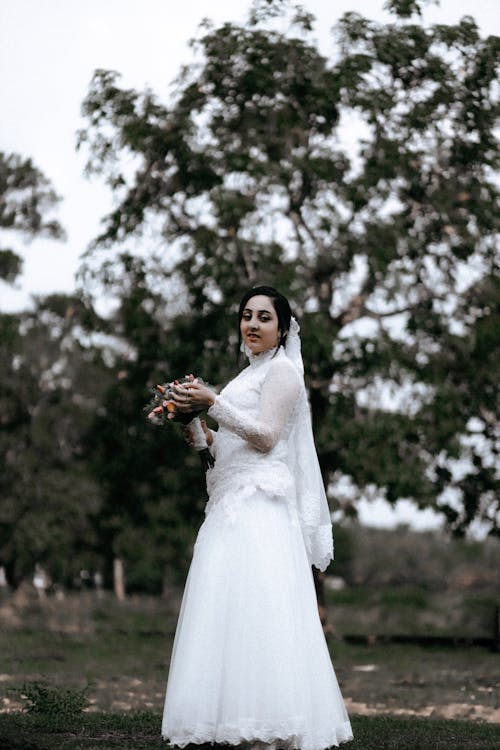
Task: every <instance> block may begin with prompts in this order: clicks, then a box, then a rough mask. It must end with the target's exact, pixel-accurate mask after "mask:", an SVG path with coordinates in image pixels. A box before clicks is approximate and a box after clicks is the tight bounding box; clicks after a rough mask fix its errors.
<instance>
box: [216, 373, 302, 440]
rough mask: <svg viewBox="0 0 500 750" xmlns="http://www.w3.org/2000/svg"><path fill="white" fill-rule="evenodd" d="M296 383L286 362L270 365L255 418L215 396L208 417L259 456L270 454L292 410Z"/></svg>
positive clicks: (295, 396) (298, 383)
mask: <svg viewBox="0 0 500 750" xmlns="http://www.w3.org/2000/svg"><path fill="white" fill-rule="evenodd" d="M299 389H300V380H299V375H298V373H297V371H296V370H295V367H294V366H293V365H292V364H291V363H290V362H288V360H286V359H279V360H277V361H275V362H272V363H271V365H270V367H269V370H268V372H267V374H266V376H265V378H264V382H263V384H262V391H261V395H260V401H259V411H258V414H255V415H253V414H249V413H248V412H247V411H245V410H243V409H239V408H237V407H235V406H233V405H232V404H231V403H229V401H228V400H227V399H225V398H224V396H223V395H220V396H217V398H216V400H215V404H214V405H213V406H211V407H210V409H209V410H208V413H209V414H210V416H211V417H213V418H214V419H215V420H216V421H217V422H218V423H219V425H221V426H222V427H225V428H226V429H228V430H231V431H232V432H234V433H236V434H237V435H239V436H240V437H241V438H243V439H244V440H247V441H248V442H249V443H250V444H251V445H252V446H253V447H254V448H256V449H257V450H259V451H262V452H263V453H268V452H269V451H271V450H272V449H273V448H274V446H275V445H276V443H277V442H278V440H279V438H280V435H281V432H282V430H283V428H284V426H285V424H286V423H287V421H288V419H289V417H290V415H291V413H292V411H293V409H294V408H295V405H296V401H297V397H298V394H299Z"/></svg>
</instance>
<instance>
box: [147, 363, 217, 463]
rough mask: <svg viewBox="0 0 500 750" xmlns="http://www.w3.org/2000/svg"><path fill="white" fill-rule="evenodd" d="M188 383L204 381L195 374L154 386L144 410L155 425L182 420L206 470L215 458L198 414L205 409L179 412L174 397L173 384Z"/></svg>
mask: <svg viewBox="0 0 500 750" xmlns="http://www.w3.org/2000/svg"><path fill="white" fill-rule="evenodd" d="M187 383H203V380H202V379H201V378H195V376H194V375H186V376H185V377H184V378H182V379H179V380H173V381H172V382H170V383H162V384H159V385H155V386H153V387H152V389H151V390H152V393H153V398H152V400H151V401H150V402H149V403H148V404H147V405H146V407H145V409H144V411H145V412H146V414H147V417H148V420H150V421H151V422H152V423H153V424H155V425H165V424H167V423H168V422H170V421H174V422H181V424H183V425H184V426H185V427H187V428H189V430H190V431H191V433H192V436H193V445H194V447H195V449H196V450H197V451H198V454H199V456H200V458H201V462H202V464H203V468H204V469H205V471H206V470H207V469H208V468H210V467H211V466H213V465H214V458H213V456H212V454H211V453H210V451H209V449H208V445H207V441H206V438H205V433H204V432H203V428H202V427H201V424H200V421H199V419H198V415H199V414H201V412H202V411H203V409H199V410H193V411H191V412H179V411H177V410H176V404H175V401H174V399H173V393H174V391H173V386H174V385H185V384H187Z"/></svg>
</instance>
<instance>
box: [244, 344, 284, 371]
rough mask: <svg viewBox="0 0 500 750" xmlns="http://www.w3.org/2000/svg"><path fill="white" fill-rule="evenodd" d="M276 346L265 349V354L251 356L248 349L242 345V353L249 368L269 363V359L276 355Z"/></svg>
mask: <svg viewBox="0 0 500 750" xmlns="http://www.w3.org/2000/svg"><path fill="white" fill-rule="evenodd" d="M277 348H278V347H277V346H273V348H272V349H266V351H265V352H260V353H259V354H253V353H252V351H251V350H250V348H249V347H248V346H247V345H246V344H244V352H245V354H246V355H247V357H248V361H249V362H250V365H251V367H260V366H261V365H262V364H264V363H265V362H269V360H270V359H272V358H273V357H274V355H275V354H276V350H277Z"/></svg>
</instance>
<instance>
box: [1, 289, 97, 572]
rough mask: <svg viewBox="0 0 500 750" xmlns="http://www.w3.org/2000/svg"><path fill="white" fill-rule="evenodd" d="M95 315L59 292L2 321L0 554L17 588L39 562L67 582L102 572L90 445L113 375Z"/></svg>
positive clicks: (72, 298)
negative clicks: (87, 438) (96, 338)
mask: <svg viewBox="0 0 500 750" xmlns="http://www.w3.org/2000/svg"><path fill="white" fill-rule="evenodd" d="M94 324H95V314H94V313H93V311H92V310H91V309H90V308H89V307H88V306H86V305H84V304H82V303H81V302H80V301H79V300H78V299H77V298H76V297H71V296H70V297H68V296H64V295H53V296H50V297H47V298H45V299H43V300H38V302H37V305H36V307H35V309H34V310H32V311H27V312H24V313H20V314H2V315H1V316H0V356H1V359H2V362H3V363H4V366H3V368H2V371H1V373H0V415H1V417H0V418H1V428H2V429H1V431H0V493H1V497H2V501H1V504H0V556H1V562H2V564H3V565H4V566H5V567H6V569H7V578H8V580H9V581H10V582H11V583H12V584H14V585H17V584H18V583H19V582H20V581H21V580H22V579H23V578H25V577H27V576H29V575H31V573H32V571H33V568H34V565H35V563H36V562H39V563H41V564H42V565H44V566H46V567H47V568H48V570H49V571H50V574H51V576H52V577H53V579H55V581H56V582H58V583H65V584H66V583H71V581H72V579H73V577H74V576H75V574H76V573H77V572H78V571H79V570H80V569H81V568H87V567H92V568H94V569H95V568H96V567H98V566H99V565H100V561H99V557H98V555H97V553H96V536H95V531H94V527H93V520H92V519H93V517H94V515H95V514H97V512H98V510H99V506H100V490H99V487H98V486H97V484H96V482H95V480H94V479H93V478H92V476H91V474H90V472H89V468H88V462H87V461H86V459H85V456H84V453H83V448H84V445H83V439H84V435H85V432H86V430H87V429H88V426H89V424H90V422H91V420H92V419H93V415H94V412H95V410H96V409H97V408H98V406H99V401H100V394H101V391H102V390H104V389H105V388H107V386H108V383H109V375H107V368H106V366H105V364H104V362H103V359H102V352H100V351H98V350H96V348H95V347H93V346H92V340H91V339H90V338H89V334H88V333H87V334H85V326H87V327H88V326H89V325H91V326H92V325H94Z"/></svg>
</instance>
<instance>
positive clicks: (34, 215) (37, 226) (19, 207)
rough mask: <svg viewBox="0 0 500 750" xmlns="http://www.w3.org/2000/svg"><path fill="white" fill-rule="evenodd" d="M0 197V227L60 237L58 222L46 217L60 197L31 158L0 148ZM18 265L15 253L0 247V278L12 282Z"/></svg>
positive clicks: (17, 257) (61, 233)
mask: <svg viewBox="0 0 500 750" xmlns="http://www.w3.org/2000/svg"><path fill="white" fill-rule="evenodd" d="M0 196H1V198H0V229H2V230H4V231H5V230H8V231H13V232H18V233H21V234H22V235H24V236H25V237H36V236H47V237H52V238H53V239H62V238H63V237H64V230H63V228H62V227H61V225H60V224H59V222H58V221H56V220H55V219H50V218H47V213H48V212H50V211H51V209H52V208H54V207H55V206H56V205H57V203H58V202H59V200H60V198H59V197H58V196H57V194H56V193H55V192H54V189H53V187H52V185H51V183H50V181H49V180H48V179H47V178H46V177H45V175H44V174H43V173H42V172H41V171H40V170H39V169H38V168H37V167H35V166H34V164H33V162H32V161H31V159H23V158H22V157H21V156H19V154H6V153H4V152H2V151H0ZM21 267H22V260H21V258H20V257H19V255H18V254H17V253H15V252H14V251H13V250H12V249H10V248H0V279H3V280H5V281H7V282H13V281H14V280H15V279H16V277H17V276H18V275H19V274H20V272H21Z"/></svg>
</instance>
